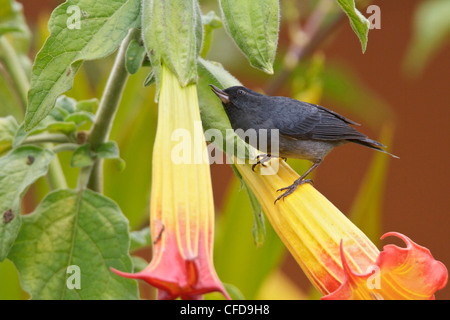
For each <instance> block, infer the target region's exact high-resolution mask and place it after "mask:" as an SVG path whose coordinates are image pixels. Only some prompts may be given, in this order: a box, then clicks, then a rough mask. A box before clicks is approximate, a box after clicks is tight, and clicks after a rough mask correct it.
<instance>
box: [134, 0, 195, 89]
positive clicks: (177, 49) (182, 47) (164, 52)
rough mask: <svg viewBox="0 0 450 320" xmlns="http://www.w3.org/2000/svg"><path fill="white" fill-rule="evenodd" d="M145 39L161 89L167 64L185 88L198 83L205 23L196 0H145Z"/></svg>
mask: <svg viewBox="0 0 450 320" xmlns="http://www.w3.org/2000/svg"><path fill="white" fill-rule="evenodd" d="M142 26H143V39H144V44H145V47H146V49H147V53H148V55H149V58H150V60H151V62H152V67H153V70H154V72H155V76H156V82H157V87H158V88H159V83H160V79H161V70H160V64H161V63H164V64H165V65H167V66H168V67H169V69H170V70H171V71H172V72H173V73H175V74H176V75H177V78H178V80H179V81H180V83H181V84H182V85H183V86H185V85H187V84H189V83H195V82H196V81H197V66H196V58H197V56H198V55H199V52H200V48H201V40H202V21H201V14H200V8H199V6H198V2H197V1H194V0H172V1H159V0H143V12H142Z"/></svg>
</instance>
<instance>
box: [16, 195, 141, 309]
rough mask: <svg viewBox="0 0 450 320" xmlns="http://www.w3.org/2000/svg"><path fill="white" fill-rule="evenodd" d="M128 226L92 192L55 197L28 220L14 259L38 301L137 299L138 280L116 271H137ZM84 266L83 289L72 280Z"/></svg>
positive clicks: (109, 202) (26, 286)
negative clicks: (75, 271) (73, 285)
mask: <svg viewBox="0 0 450 320" xmlns="http://www.w3.org/2000/svg"><path fill="white" fill-rule="evenodd" d="M129 244H130V237H129V233H128V222H127V220H126V218H125V217H124V216H123V214H122V212H121V211H120V208H119V207H118V206H117V205H116V204H115V203H114V202H113V201H112V200H110V199H108V198H106V197H104V196H102V195H100V194H97V193H95V192H93V191H90V190H84V191H77V190H58V191H55V192H52V193H50V194H49V195H48V196H47V197H46V198H45V199H44V200H43V201H42V202H41V203H40V204H39V206H38V207H37V208H36V210H35V211H34V212H33V213H32V214H30V215H27V216H25V217H23V226H22V229H21V232H20V234H19V236H18V238H17V241H16V243H15V244H14V247H13V248H12V250H11V254H10V257H9V258H10V259H11V260H12V261H13V262H14V264H15V265H16V267H17V269H18V270H19V274H20V278H21V283H22V285H23V288H24V289H25V290H26V291H27V292H28V293H30V295H31V298H32V299H49V300H50V299H51V300H54V299H67V300H73V299H81V300H90V299H98V300H100V299H137V298H138V292H137V285H136V282H135V281H132V280H129V279H125V278H122V277H119V276H117V275H115V274H114V273H113V272H111V270H110V268H111V267H113V268H116V269H118V270H126V271H127V272H132V264H131V259H130V256H129V254H128V246H129ZM70 266H76V267H79V271H80V278H79V280H80V289H77V288H71V287H70V286H68V285H67V284H69V283H72V284H76V282H75V281H72V280H71V279H69V277H70V276H71V274H73V273H70V269H68V268H69V267H70Z"/></svg>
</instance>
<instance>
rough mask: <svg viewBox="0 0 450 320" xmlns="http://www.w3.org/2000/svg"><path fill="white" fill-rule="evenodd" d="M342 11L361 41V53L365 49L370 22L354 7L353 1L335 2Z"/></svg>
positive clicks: (342, 0)
mask: <svg viewBox="0 0 450 320" xmlns="http://www.w3.org/2000/svg"><path fill="white" fill-rule="evenodd" d="M337 2H338V3H339V5H340V6H341V8H342V10H344V12H345V14H346V15H347V16H348V19H349V20H350V25H351V26H352V29H353V31H355V33H356V35H357V36H358V38H359V41H361V46H362V52H363V53H364V52H365V51H366V48H367V40H368V36H369V28H370V22H369V20H367V19H366V17H364V16H363V15H362V14H361V12H359V11H358V9H356V7H355V0H337Z"/></svg>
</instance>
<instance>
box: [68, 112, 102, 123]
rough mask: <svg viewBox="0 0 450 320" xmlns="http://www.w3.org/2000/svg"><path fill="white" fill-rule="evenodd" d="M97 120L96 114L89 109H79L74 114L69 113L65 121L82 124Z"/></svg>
mask: <svg viewBox="0 0 450 320" xmlns="http://www.w3.org/2000/svg"><path fill="white" fill-rule="evenodd" d="M94 120H95V116H94V115H93V114H92V113H90V112H87V111H77V112H74V113H72V114H69V115H68V116H67V117H65V118H64V121H65V122H73V123H75V124H76V125H77V126H80V125H81V124H83V123H85V122H90V123H93V122H94Z"/></svg>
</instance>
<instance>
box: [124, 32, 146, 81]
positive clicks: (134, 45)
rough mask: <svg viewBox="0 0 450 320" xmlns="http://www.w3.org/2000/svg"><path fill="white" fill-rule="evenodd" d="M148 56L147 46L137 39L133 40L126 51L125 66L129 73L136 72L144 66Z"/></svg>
mask: <svg viewBox="0 0 450 320" xmlns="http://www.w3.org/2000/svg"><path fill="white" fill-rule="evenodd" d="M145 56H146V52H145V48H144V47H143V46H141V45H140V44H139V41H137V40H136V39H133V40H131V42H130V44H129V45H128V48H127V52H126V62H125V67H126V68H127V71H128V73H129V74H135V73H136V72H138V70H139V68H140V67H141V66H142V63H143V62H144V59H145Z"/></svg>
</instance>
